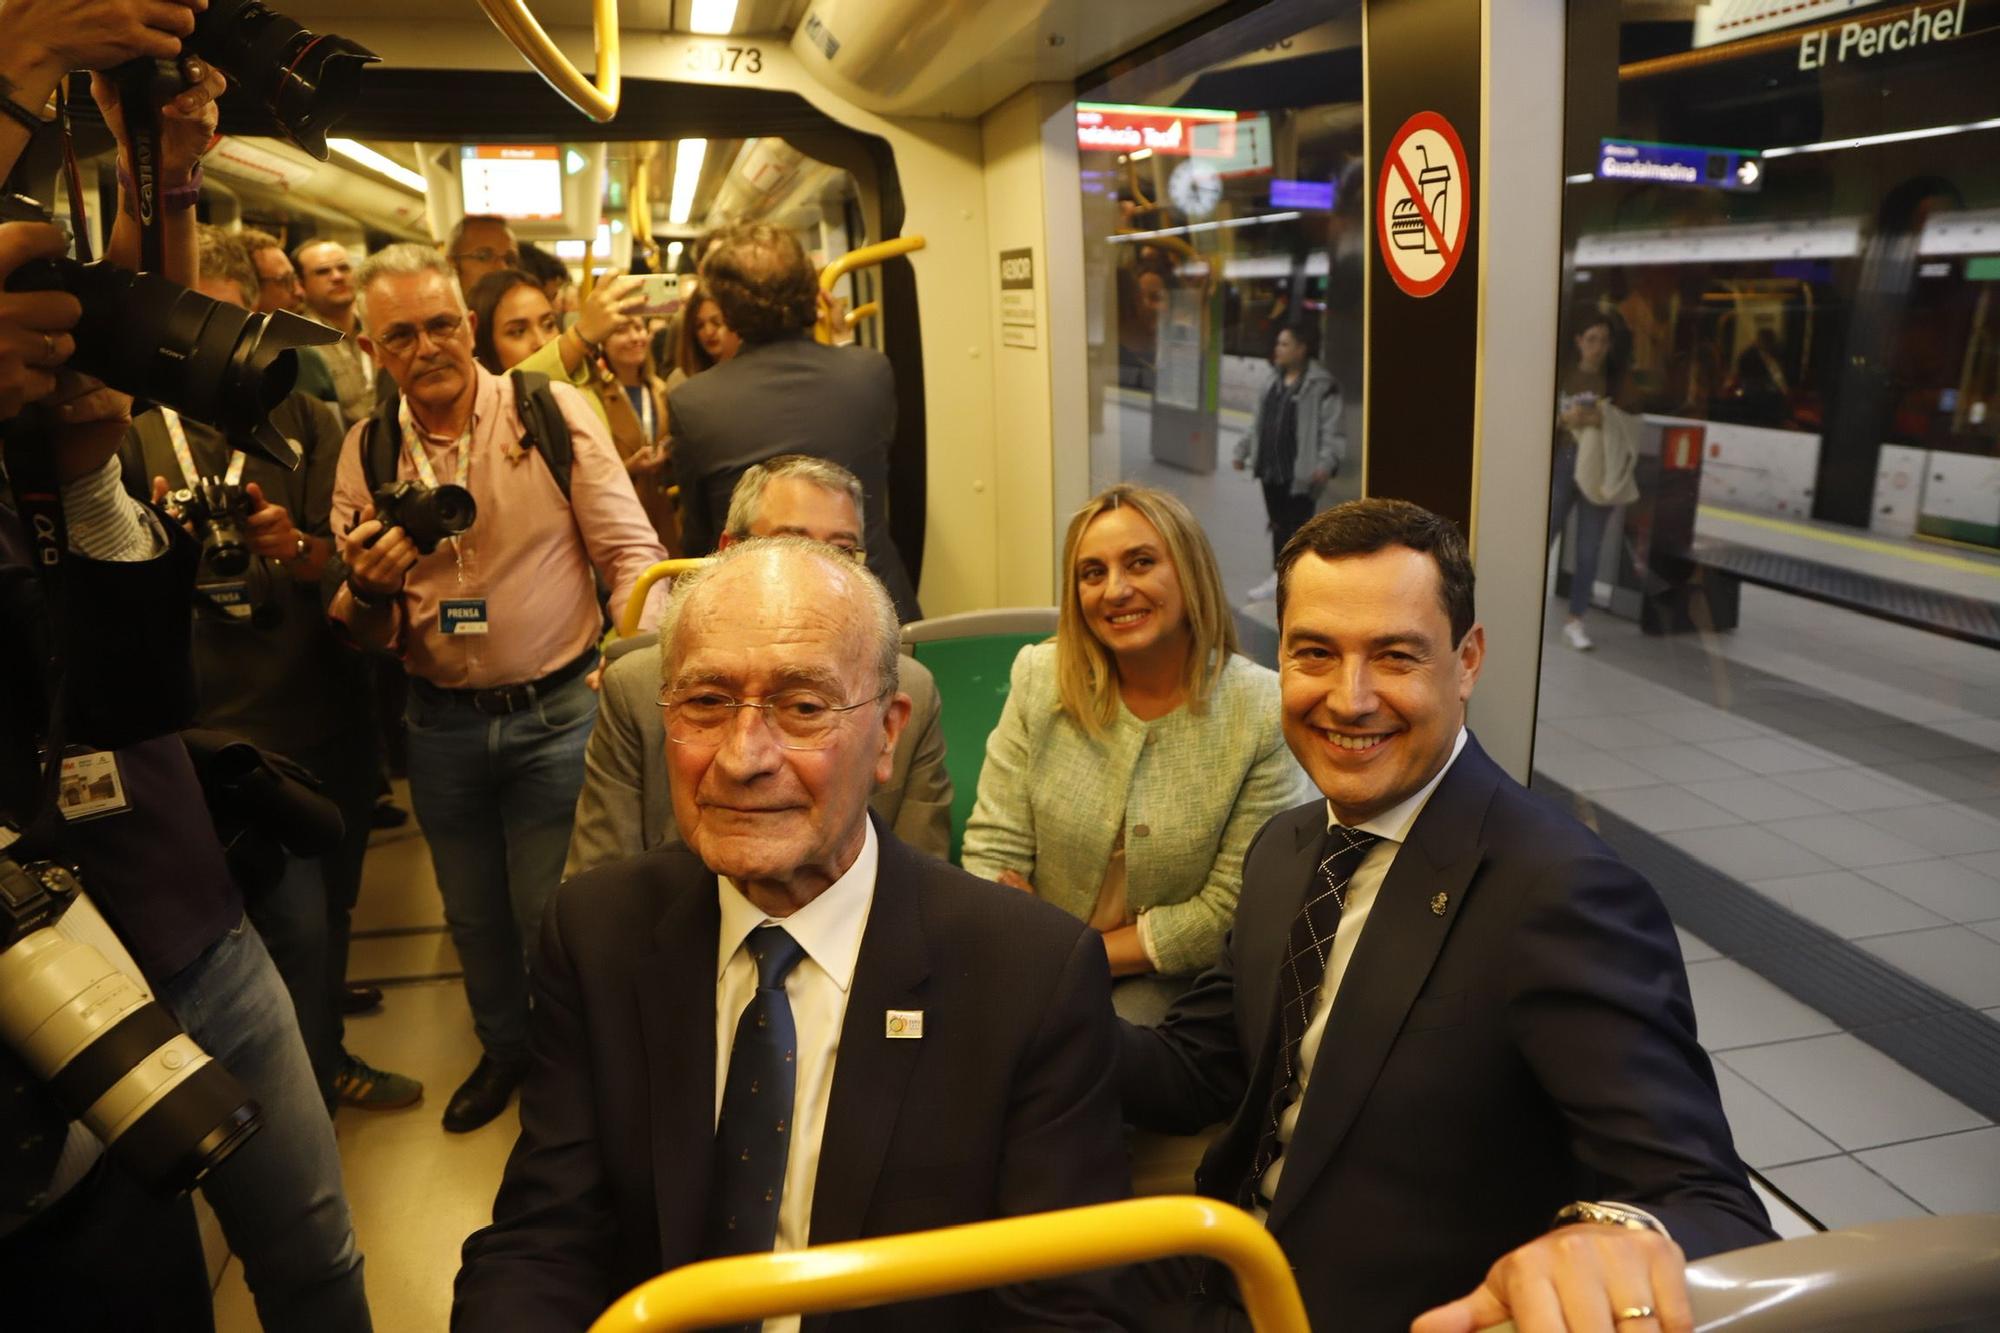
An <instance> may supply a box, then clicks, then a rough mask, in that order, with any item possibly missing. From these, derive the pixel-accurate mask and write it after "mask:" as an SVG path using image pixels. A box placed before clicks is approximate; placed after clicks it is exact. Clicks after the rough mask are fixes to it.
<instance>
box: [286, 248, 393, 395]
mask: <svg viewBox="0 0 2000 1333" xmlns="http://www.w3.org/2000/svg"><path fill="white" fill-rule="evenodd" d="M292 258H293V259H294V260H295V261H297V263H298V268H299V280H300V281H301V282H302V283H303V284H304V285H305V304H306V315H307V316H308V317H309V318H312V319H316V320H318V321H319V322H320V323H322V324H324V325H326V326H327V327H328V328H330V329H334V330H336V331H338V332H339V333H340V335H341V338H340V341H339V342H337V343H334V344H332V345H331V346H327V347H315V348H313V349H311V351H312V355H313V356H314V357H316V358H318V359H319V360H320V361H321V362H322V363H323V364H324V365H325V367H326V372H327V374H328V375H329V376H330V377H331V378H332V380H333V386H334V391H335V393H337V394H338V395H339V401H340V416H341V422H342V424H344V425H348V426H352V425H353V424H354V423H355V422H357V421H362V420H365V419H366V418H367V417H368V415H369V414H370V413H372V412H373V411H374V410H375V408H376V402H377V399H376V384H375V369H376V367H375V359H374V358H373V357H371V356H370V355H369V354H368V353H367V352H365V351H363V350H362V348H361V342H360V338H361V322H360V321H359V320H358V319H357V318H356V317H355V314H354V263H353V261H352V260H351V259H349V258H348V255H347V247H346V246H344V245H341V244H340V243H339V242H338V241H307V242H306V243H305V244H304V245H301V246H300V247H299V248H298V249H297V250H296V251H295V252H293V255H292ZM384 387H386V386H384Z"/></svg>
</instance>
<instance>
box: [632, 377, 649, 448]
mask: <svg viewBox="0 0 2000 1333" xmlns="http://www.w3.org/2000/svg"><path fill="white" fill-rule="evenodd" d="M625 397H626V398H627V399H628V400H629V399H630V398H631V397H632V395H631V394H629V393H628V394H626V395H625ZM633 406H634V407H636V408H638V409H639V412H638V417H639V433H640V434H642V435H644V436H645V437H646V438H645V439H644V440H643V441H641V443H644V444H651V443H652V442H653V391H652V390H651V389H650V388H645V387H643V386H642V388H641V390H640V393H639V401H638V402H637V403H634V404H633Z"/></svg>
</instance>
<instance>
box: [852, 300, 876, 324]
mask: <svg viewBox="0 0 2000 1333" xmlns="http://www.w3.org/2000/svg"><path fill="white" fill-rule="evenodd" d="M881 313H882V303H881V302H880V301H869V302H866V303H864V304H862V305H858V306H856V307H854V309H852V310H850V311H848V312H847V327H848V328H850V329H851V328H853V327H854V326H855V325H856V324H859V323H860V322H861V321H862V320H864V319H873V318H875V316H877V315H879V314H881Z"/></svg>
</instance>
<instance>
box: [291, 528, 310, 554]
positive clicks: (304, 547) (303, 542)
mask: <svg viewBox="0 0 2000 1333" xmlns="http://www.w3.org/2000/svg"><path fill="white" fill-rule="evenodd" d="M296 536H297V537H298V545H297V547H296V548H294V549H293V551H292V559H294V560H303V559H305V558H306V556H307V554H308V553H309V552H311V550H312V542H311V541H309V540H307V538H306V535H305V534H304V533H303V532H301V533H297V534H296Z"/></svg>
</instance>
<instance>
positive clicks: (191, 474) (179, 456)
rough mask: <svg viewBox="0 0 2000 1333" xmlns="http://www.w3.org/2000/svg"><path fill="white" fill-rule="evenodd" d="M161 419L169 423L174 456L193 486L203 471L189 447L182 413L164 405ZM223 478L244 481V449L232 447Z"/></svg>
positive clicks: (234, 481)
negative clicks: (197, 466) (182, 426)
mask: <svg viewBox="0 0 2000 1333" xmlns="http://www.w3.org/2000/svg"><path fill="white" fill-rule="evenodd" d="M160 419H161V420H162V421H165V422H166V423H167V435H168V436H169V437H170V438H171V439H172V440H173V442H174V458H175V460H176V461H178V462H179V463H180V465H181V475H182V476H183V477H185V478H187V484H188V485H190V486H192V485H194V484H195V483H196V482H198V481H200V480H201V472H200V470H199V469H197V468H196V467H195V465H194V450H193V449H191V448H189V447H188V437H187V432H186V431H185V430H183V429H181V416H180V413H178V412H176V411H174V409H173V408H171V407H163V408H161V409H160ZM222 480H223V481H224V482H225V483H227V484H228V485H231V486H235V485H239V484H240V483H241V482H242V480H243V451H242V450H241V449H231V450H230V451H229V470H228V471H227V472H225V473H223V474H222Z"/></svg>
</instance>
